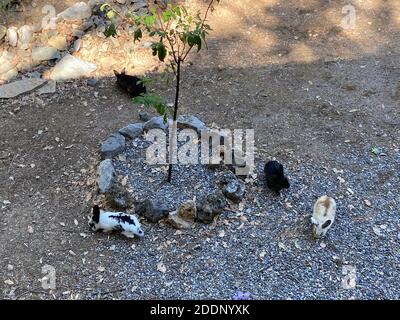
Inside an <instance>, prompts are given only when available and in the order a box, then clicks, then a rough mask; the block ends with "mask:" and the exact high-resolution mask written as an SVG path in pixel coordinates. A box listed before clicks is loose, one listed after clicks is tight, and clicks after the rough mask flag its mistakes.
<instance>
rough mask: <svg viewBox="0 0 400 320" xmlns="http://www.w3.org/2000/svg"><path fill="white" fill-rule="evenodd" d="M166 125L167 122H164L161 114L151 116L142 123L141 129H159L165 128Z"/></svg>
mask: <svg viewBox="0 0 400 320" xmlns="http://www.w3.org/2000/svg"><path fill="white" fill-rule="evenodd" d="M167 127H168V123H165V122H164V118H163V117H162V116H159V117H154V118H151V119H150V120H149V121H147V122H146V123H145V124H144V127H143V130H144V131H145V132H147V131H149V130H151V129H161V130H166V129H167Z"/></svg>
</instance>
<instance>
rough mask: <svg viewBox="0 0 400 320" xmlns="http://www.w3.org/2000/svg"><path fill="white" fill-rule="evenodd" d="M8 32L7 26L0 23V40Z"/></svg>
mask: <svg viewBox="0 0 400 320" xmlns="http://www.w3.org/2000/svg"><path fill="white" fill-rule="evenodd" d="M6 34H7V28H6V27H5V26H2V25H0V41H1V40H3V38H4V37H5V36H6Z"/></svg>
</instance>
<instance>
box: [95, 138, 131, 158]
mask: <svg viewBox="0 0 400 320" xmlns="http://www.w3.org/2000/svg"><path fill="white" fill-rule="evenodd" d="M124 149H125V137H124V136H123V135H121V134H119V133H113V134H112V135H111V136H110V137H109V138H108V139H107V140H106V141H104V142H103V143H102V145H101V151H100V153H101V158H102V159H109V158H112V157H114V156H116V155H118V154H119V153H121V152H122V151H124Z"/></svg>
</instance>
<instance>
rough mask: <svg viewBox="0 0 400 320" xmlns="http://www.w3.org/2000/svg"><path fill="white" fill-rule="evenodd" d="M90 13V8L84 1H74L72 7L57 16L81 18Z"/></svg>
mask: <svg viewBox="0 0 400 320" xmlns="http://www.w3.org/2000/svg"><path fill="white" fill-rule="evenodd" d="M91 15H92V10H91V9H90V7H89V6H88V5H87V4H86V3H85V2H79V3H75V4H74V5H73V6H72V7H69V8H68V9H66V10H64V11H63V12H61V13H59V14H58V15H57V18H61V19H64V20H83V19H87V18H89V17H90V16H91Z"/></svg>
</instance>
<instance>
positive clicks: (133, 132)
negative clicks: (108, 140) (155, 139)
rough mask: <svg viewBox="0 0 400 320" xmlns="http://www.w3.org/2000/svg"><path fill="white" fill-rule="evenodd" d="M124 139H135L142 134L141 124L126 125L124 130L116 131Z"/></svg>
mask: <svg viewBox="0 0 400 320" xmlns="http://www.w3.org/2000/svg"><path fill="white" fill-rule="evenodd" d="M118 132H119V133H120V134H122V135H123V136H124V137H125V138H129V139H135V138H137V137H140V136H141V135H142V134H143V123H132V124H128V125H127V126H126V127H125V128H122V129H120V130H119V131H118Z"/></svg>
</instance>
